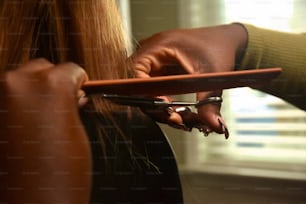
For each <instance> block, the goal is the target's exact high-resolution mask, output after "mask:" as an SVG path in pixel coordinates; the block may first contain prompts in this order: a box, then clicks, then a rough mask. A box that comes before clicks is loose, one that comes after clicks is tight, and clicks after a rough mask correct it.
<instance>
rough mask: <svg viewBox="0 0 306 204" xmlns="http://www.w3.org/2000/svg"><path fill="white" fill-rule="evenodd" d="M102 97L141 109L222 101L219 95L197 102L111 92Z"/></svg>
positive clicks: (199, 104)
mask: <svg viewBox="0 0 306 204" xmlns="http://www.w3.org/2000/svg"><path fill="white" fill-rule="evenodd" d="M102 97H103V98H105V99H108V100H110V101H112V102H114V103H117V104H120V105H128V106H134V107H140V108H142V109H146V108H151V109H152V108H153V109H166V108H169V107H173V106H194V107H196V108H197V107H200V106H202V105H205V104H209V103H221V102H222V98H221V97H219V96H213V97H209V98H207V99H205V100H201V101H197V102H185V101H171V102H167V101H164V100H163V99H161V98H153V97H142V96H126V95H113V94H103V95H102Z"/></svg>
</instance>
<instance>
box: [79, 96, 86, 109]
mask: <svg viewBox="0 0 306 204" xmlns="http://www.w3.org/2000/svg"><path fill="white" fill-rule="evenodd" d="M87 102H88V97H86V96H82V97H80V98H79V100H78V105H79V107H82V106H84V105H86V103H87Z"/></svg>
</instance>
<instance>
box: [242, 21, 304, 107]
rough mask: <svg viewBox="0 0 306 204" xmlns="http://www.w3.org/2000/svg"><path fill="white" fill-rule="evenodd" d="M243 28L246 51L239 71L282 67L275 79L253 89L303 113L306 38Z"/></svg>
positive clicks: (300, 35) (253, 28) (251, 27)
mask: <svg viewBox="0 0 306 204" xmlns="http://www.w3.org/2000/svg"><path fill="white" fill-rule="evenodd" d="M243 26H244V27H245V28H246V30H247V32H248V47H247V50H246V52H245V55H244V56H243V59H242V61H241V64H240V66H239V67H238V69H240V70H244V69H259V68H260V69H261V68H269V67H281V68H282V69H283V72H282V74H281V75H280V76H279V77H278V78H277V79H275V80H273V81H272V82H271V83H269V84H267V85H265V86H263V87H260V88H256V89H258V90H261V91H264V92H266V93H269V94H272V95H275V96H277V97H279V98H282V99H284V100H286V101H288V102H289V103H291V104H293V105H295V106H297V107H299V108H301V109H303V110H306V35H305V34H294V33H284V32H278V31H272V30H266V29H262V28H257V27H255V26H252V25H247V24H244V25H243Z"/></svg>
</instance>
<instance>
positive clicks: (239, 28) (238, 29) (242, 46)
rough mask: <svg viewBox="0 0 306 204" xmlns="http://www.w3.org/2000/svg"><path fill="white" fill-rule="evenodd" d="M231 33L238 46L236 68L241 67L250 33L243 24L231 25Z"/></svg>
mask: <svg viewBox="0 0 306 204" xmlns="http://www.w3.org/2000/svg"><path fill="white" fill-rule="evenodd" d="M229 27H230V29H231V33H233V36H234V42H235V44H236V59H235V67H237V66H239V65H240V63H241V60H242V58H243V56H244V54H245V51H246V49H247V46H248V32H247V30H246V28H245V27H244V26H243V24H241V23H233V24H230V25H229Z"/></svg>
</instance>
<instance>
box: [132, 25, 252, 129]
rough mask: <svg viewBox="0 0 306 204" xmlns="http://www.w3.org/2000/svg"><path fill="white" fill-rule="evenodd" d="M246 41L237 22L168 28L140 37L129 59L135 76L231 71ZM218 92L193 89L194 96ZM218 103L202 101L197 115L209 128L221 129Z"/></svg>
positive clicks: (178, 119)
mask: <svg viewBox="0 0 306 204" xmlns="http://www.w3.org/2000/svg"><path fill="white" fill-rule="evenodd" d="M246 42H247V34H246V31H245V30H244V28H243V27H242V26H241V25H238V24H232V25H224V26H217V27H209V28H198V29H186V30H172V31H166V32H162V33H159V34H156V35H154V36H152V37H150V38H148V39H145V40H143V41H141V42H140V45H139V48H138V49H137V50H136V52H135V53H134V54H133V55H132V60H133V62H134V64H135V65H134V66H135V68H136V73H137V76H138V77H151V76H162V75H172V74H187V73H189V74H196V73H207V72H224V71H231V70H233V68H234V67H235V63H236V62H237V61H238V59H239V57H240V55H241V52H240V51H241V50H243V48H244V47H245V46H246ZM220 95H221V90H220V91H214V92H206V93H197V100H203V99H205V98H207V97H209V96H220ZM220 107H221V106H220V104H208V105H203V106H201V107H199V108H198V116H199V118H200V120H201V121H202V123H203V124H206V125H208V126H209V127H210V128H211V129H212V130H213V131H216V132H218V133H224V128H222V125H220V121H221V123H224V121H223V120H222V118H221V115H220ZM177 121H182V120H181V118H180V116H178V115H177V114H175V115H171V118H169V122H170V123H172V122H175V123H177ZM169 122H168V123H169Z"/></svg>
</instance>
